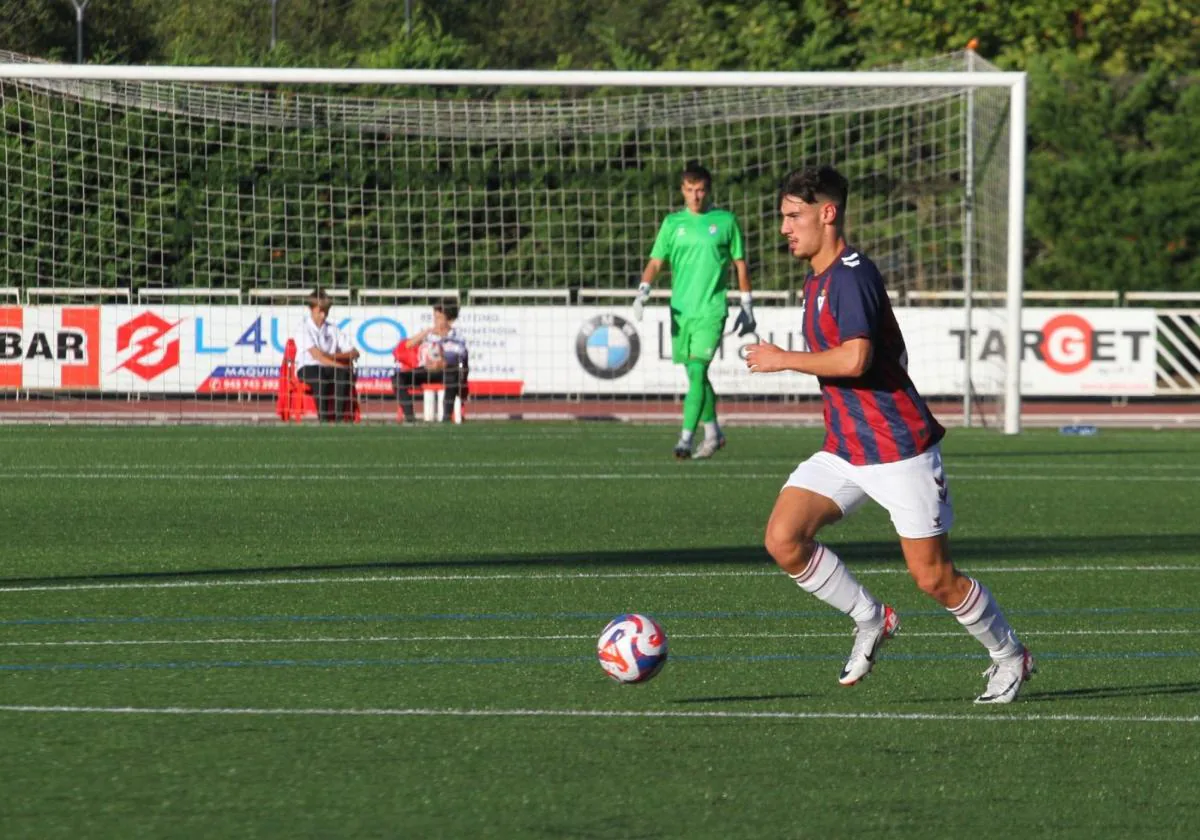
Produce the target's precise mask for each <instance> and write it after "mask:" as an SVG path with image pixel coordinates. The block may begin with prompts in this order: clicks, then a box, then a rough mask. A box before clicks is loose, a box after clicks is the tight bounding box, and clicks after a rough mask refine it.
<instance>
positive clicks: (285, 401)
mask: <svg viewBox="0 0 1200 840" xmlns="http://www.w3.org/2000/svg"><path fill="white" fill-rule="evenodd" d="M275 413H276V414H278V415H279V419H280V420H282V421H283V422H285V423H286V422H288V421H289V420H290V421H292V422H294V423H299V422H301V421H302V420H303V419H304V418H305V417H315V416H317V401H316V400H315V399H313V393H312V388H311V387H310V386H309V384H308V383H307V382H301V381H300V378H299V377H298V376H296V341H295V339H292V338H289V339H288V342H287V345H286V346H285V347H284V350H283V364H282V365H281V366H280V368H279V398H278V401H277V402H276V405H275ZM342 419H343V420H352V421H353V422H355V423H359V422H362V406H360V405H359V403H358V394H357V393H356V392H355V391H354V390H353V389H351V391H350V406H349V408H347V410H346V416H345V417H343V418H342Z"/></svg>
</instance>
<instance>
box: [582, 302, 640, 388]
mask: <svg viewBox="0 0 1200 840" xmlns="http://www.w3.org/2000/svg"><path fill="white" fill-rule="evenodd" d="M641 352H642V343H641V341H640V340H639V339H638V334H637V329H636V328H635V327H634V326H633V324H631V323H629V322H628V321H626V320H625V319H624V318H622V317H621V316H619V315H597V316H596V317H595V318H591V319H589V320H588V321H587V322H585V323H584V325H583V326H582V327H580V329H579V337H578V338H576V339H575V356H576V357H577V358H578V359H579V364H581V365H582V366H583V369H584V370H586V371H587V372H588V373H590V374H591V375H592V376H594V377H596V378H597V379H617V378H619V377H622V376H624V375H625V374H627V373H629V371H631V370H633V366H634V365H636V364H637V360H638V355H639V354H640V353H641Z"/></svg>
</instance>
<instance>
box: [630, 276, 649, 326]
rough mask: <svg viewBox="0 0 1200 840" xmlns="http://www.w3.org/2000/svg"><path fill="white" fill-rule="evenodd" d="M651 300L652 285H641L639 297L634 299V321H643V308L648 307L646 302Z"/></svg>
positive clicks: (639, 286) (638, 291)
mask: <svg viewBox="0 0 1200 840" xmlns="http://www.w3.org/2000/svg"><path fill="white" fill-rule="evenodd" d="M649 298H650V284H649V283H639V284H638V290H637V297H635V298H634V299H633V320H635V321H640V320H642V308H643V307H644V306H645V305H646V301H647V300H648V299H649Z"/></svg>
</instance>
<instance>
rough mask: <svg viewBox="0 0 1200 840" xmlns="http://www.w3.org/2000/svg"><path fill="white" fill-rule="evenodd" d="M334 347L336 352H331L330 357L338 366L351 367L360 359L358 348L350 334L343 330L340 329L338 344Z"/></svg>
mask: <svg viewBox="0 0 1200 840" xmlns="http://www.w3.org/2000/svg"><path fill="white" fill-rule="evenodd" d="M334 349H335V350H336V352H335V353H332V354H329V358H330V360H331V361H332V363H333V364H335V365H337V366H338V367H349V366H350V365H352V364H354V362H355V361H357V360H358V350H357V349H356V348H355V347H354V343H353V342H352V341H350V338H349V336H347V335H346V334H345V333H344V332H342V331H341V330H338V337H337V345H336V347H335V348H334Z"/></svg>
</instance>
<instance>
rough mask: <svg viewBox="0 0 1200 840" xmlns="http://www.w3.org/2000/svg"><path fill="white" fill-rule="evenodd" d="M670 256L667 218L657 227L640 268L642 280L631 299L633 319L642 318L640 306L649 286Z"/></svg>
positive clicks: (648, 291) (643, 302)
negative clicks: (651, 245) (647, 258)
mask: <svg viewBox="0 0 1200 840" xmlns="http://www.w3.org/2000/svg"><path fill="white" fill-rule="evenodd" d="M670 258H671V238H670V236H669V235H668V234H667V220H666V219H663V223H662V224H661V225H659V228H658V236H656V237H655V238H654V247H653V248H651V249H650V259H649V260H647V261H646V267H645V268H643V269H642V281H641V282H640V283H638V290H637V297H635V298H634V299H633V318H634V320H635V321H640V320H642V307H643V306H645V305H646V301H647V300H649V299H650V287H651V286H652V285H653V284H654V278H655V277H657V276H658V273H659V272H660V271H662V269H663V266H664V265H666V264H667V263H668V262H669V261H670Z"/></svg>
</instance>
